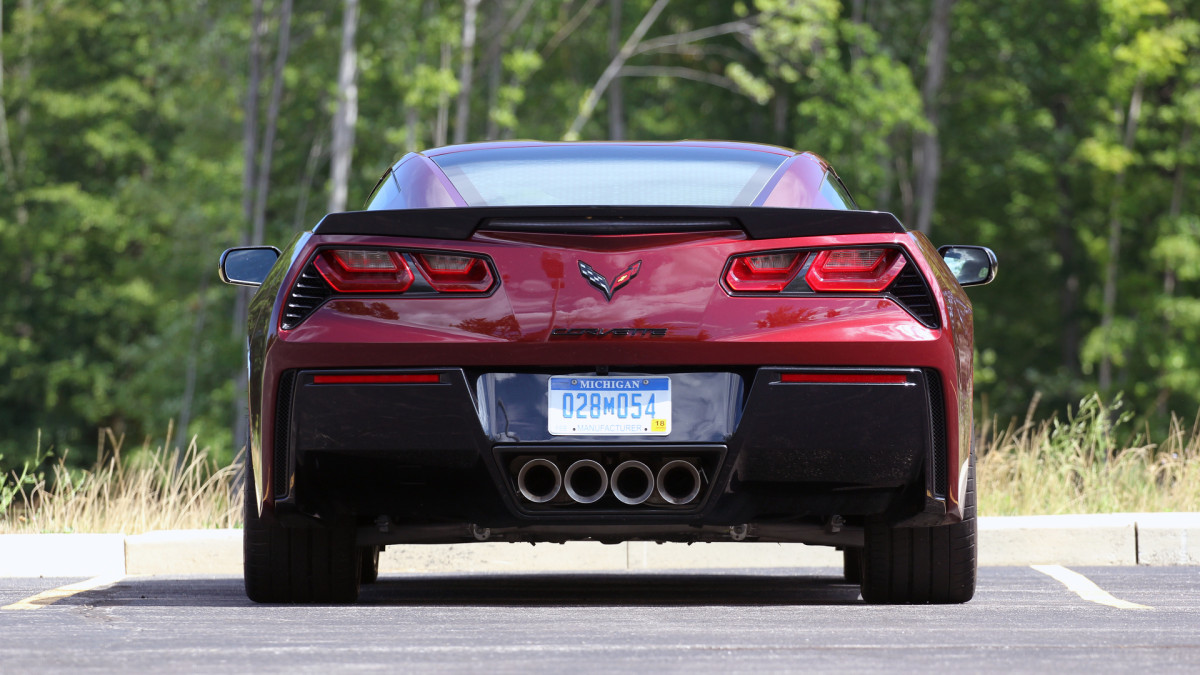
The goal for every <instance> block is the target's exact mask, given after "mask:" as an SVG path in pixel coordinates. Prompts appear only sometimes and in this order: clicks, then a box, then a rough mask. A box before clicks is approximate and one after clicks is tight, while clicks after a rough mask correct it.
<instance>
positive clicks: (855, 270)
mask: <svg viewBox="0 0 1200 675" xmlns="http://www.w3.org/2000/svg"><path fill="white" fill-rule="evenodd" d="M902 269H904V256H902V255H900V251H898V250H896V249H893V248H843V249H837V250H833V251H821V252H820V253H818V254H817V257H816V259H815V260H813V264H812V266H810V267H809V268H808V272H807V273H806V274H805V275H804V280H805V281H806V282H808V286H809V288H811V289H813V290H814V291H818V292H819V291H849V292H862V293H878V292H880V291H882V290H883V289H885V288H887V287H888V285H889V284H891V283H892V281H893V280H895V278H896V276H897V275H899V274H900V270H902Z"/></svg>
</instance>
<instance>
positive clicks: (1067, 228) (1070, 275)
mask: <svg viewBox="0 0 1200 675" xmlns="http://www.w3.org/2000/svg"><path fill="white" fill-rule="evenodd" d="M1058 193H1059V199H1061V200H1062V203H1063V206H1062V208H1061V209H1060V210H1059V215H1058V226H1057V227H1056V228H1055V248H1056V249H1057V251H1058V255H1059V257H1060V258H1062V268H1063V274H1064V275H1065V276H1064V281H1063V285H1062V288H1061V290H1060V293H1059V299H1058V305H1059V313H1060V315H1061V317H1062V326H1063V329H1062V331H1063V332H1062V360H1063V367H1064V368H1065V369H1066V372H1067V373H1069V374H1070V376H1071V377H1072V378H1075V377H1078V376H1079V339H1080V328H1079V317H1078V316H1077V315H1076V313H1077V311H1078V307H1079V270H1078V269H1076V264H1077V263H1076V245H1075V212H1074V209H1073V208H1072V206H1071V204H1072V200H1071V181H1070V178H1068V177H1067V175H1066V173H1065V172H1060V173H1059V175H1058Z"/></svg>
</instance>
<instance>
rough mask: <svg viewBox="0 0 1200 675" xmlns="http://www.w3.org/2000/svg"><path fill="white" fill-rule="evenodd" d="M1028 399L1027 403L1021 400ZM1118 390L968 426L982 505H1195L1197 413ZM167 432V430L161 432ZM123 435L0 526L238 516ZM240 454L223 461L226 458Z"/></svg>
mask: <svg viewBox="0 0 1200 675" xmlns="http://www.w3.org/2000/svg"><path fill="white" fill-rule="evenodd" d="M1035 406H1036V402H1035V405H1031V406H1030V410H1031V411H1032V410H1033V409H1034V407H1035ZM1133 419H1134V416H1133V415H1132V413H1130V412H1127V411H1126V412H1122V411H1121V402H1120V399H1117V401H1115V402H1114V403H1113V404H1112V405H1105V404H1104V403H1103V402H1102V401H1101V400H1100V399H1099V397H1096V396H1092V397H1089V398H1087V399H1084V400H1083V401H1082V402H1081V403H1080V405H1079V406H1078V408H1077V409H1075V410H1071V411H1068V412H1067V414H1066V415H1063V416H1055V417H1052V418H1051V419H1048V420H1044V421H1035V420H1033V419H1032V412H1031V414H1030V415H1029V416H1027V418H1026V419H1025V421H1024V422H1023V423H1020V424H1019V423H1017V422H1016V421H1013V422H1011V423H1010V424H1008V425H1007V426H1004V427H1002V426H999V425H997V424H996V423H995V422H990V423H987V424H985V425H983V427H982V428H981V429H979V432H980V433H979V439H978V441H977V443H978V444H977V451H978V453H979V466H978V475H977V481H978V486H979V495H980V504H979V510H980V513H981V514H982V515H989V516H1000V515H1036V514H1063V513H1115V512H1142V511H1149V512H1153V511H1200V419H1198V420H1197V422H1194V423H1192V424H1190V425H1187V424H1184V423H1183V422H1182V421H1181V420H1179V419H1175V420H1174V421H1173V422H1172V424H1171V427H1170V429H1169V430H1168V432H1167V433H1166V434H1165V436H1163V437H1161V438H1157V439H1152V438H1151V434H1150V433H1149V431H1148V430H1146V429H1139V428H1138V426H1137V425H1136V424H1135V423H1134V422H1133ZM166 437H167V438H171V434H170V432H169V431H168V433H167V435H166ZM123 446H124V438H123V437H118V436H115V435H114V434H113V433H112V431H109V430H105V431H103V432H101V434H100V438H99V441H98V448H99V453H98V454H99V456H100V457H101V458H102V459H101V460H100V461H99V462H97V463H96V465H95V466H94V467H92V468H91V469H88V470H80V469H74V468H70V467H69V464H68V462H67V461H66V457H67V455H66V453H63V455H62V456H61V457H60V458H59V459H58V460H57V461H55V462H53V463H52V464H51V465H50V467H49V468H48V469H45V470H42V471H40V472H37V471H34V470H31V469H28V468H27V469H26V470H24V471H22V472H14V473H13V474H11V475H9V476H7V477H5V480H4V482H3V484H2V485H0V534H4V533H37V532H120V533H125V534H137V533H140V532H147V531H150V530H163V529H199V528H217V527H240V526H241V508H242V504H241V490H240V489H236V488H235V485H234V482H235V477H236V473H237V472H236V471H235V470H234V468H232V467H221V466H218V465H217V463H216V461H215V460H213V459H212V458H211V457H210V455H209V453H208V452H207V451H206V450H202V449H198V447H197V444H196V441H195V440H193V441H192V443H191V444H190V445H189V446H188V447H187V448H186V449H183V450H179V449H169V448H167V447H166V446H158V447H151V444H150V442H149V441H147V442H145V443H143V445H142V447H141V448H138V449H136V450H134V451H133V452H129V453H125V452H123V450H122V448H123ZM240 460H241V458H240V457H239V458H238V460H235V463H234V464H235V466H236V465H237V463H238V462H240Z"/></svg>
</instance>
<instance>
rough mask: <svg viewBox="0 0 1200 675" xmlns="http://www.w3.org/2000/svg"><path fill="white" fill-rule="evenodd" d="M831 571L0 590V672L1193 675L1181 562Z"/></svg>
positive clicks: (443, 576)
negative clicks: (312, 597) (954, 582)
mask: <svg viewBox="0 0 1200 675" xmlns="http://www.w3.org/2000/svg"><path fill="white" fill-rule="evenodd" d="M838 571H839V570H836V569H832V568H809V569H794V568H793V569H783V568H775V569H719V570H718V569H705V570H635V571H616V572H574V573H548V572H539V573H402V574H388V575H384V576H382V577H381V579H380V581H379V582H378V583H376V584H373V585H369V586H364V588H363V593H362V597H361V600H360V602H359V603H358V604H356V605H352V606H267V605H254V604H252V603H250V602H249V601H248V600H246V598H245V595H244V594H243V592H242V582H241V579H240V578H239V577H236V576H178V577H167V576H127V577H115V578H114V579H109V580H105V579H103V578H101V579H99V580H98V582H99V583H101V584H103V583H110V585H100V586H99V587H97V588H93V589H92V590H82V591H78V592H73V593H68V594H66V595H63V594H62V593H61V592H60V593H59V596H57V599H55V597H56V596H54V595H42V596H41V597H42V600H40V601H38V600H35V601H33V602H29V600H30V599H31V598H37V597H38V596H39V594H43V593H45V592H46V591H53V589H61V588H63V587H68V588H69V587H70V585H71V584H79V585H80V587H84V588H86V587H87V586H88V584H89V583H97V580H93V579H85V578H77V577H76V578H44V579H39V578H24V579H3V580H0V607H4V609H0V672H4V673H26V672H38V673H43V672H63V671H72V672H77V671H105V672H112V671H126V672H129V671H151V670H154V671H167V672H240V671H249V670H255V671H258V672H284V671H286V672H317V671H321V672H326V671H334V672H342V671H358V670H370V671H392V672H395V671H412V670H418V671H428V670H437V671H448V672H488V673H497V672H499V673H506V672H521V673H528V672H564V671H568V670H570V671H573V672H585V673H591V672H597V673H610V672H614V671H616V672H631V671H643V670H644V671H647V672H664V671H665V672H683V671H687V672H695V671H701V672H718V671H720V672H751V671H754V672H763V671H764V670H769V671H791V672H798V671H812V670H817V671H833V670H836V671H838V672H873V673H877V672H896V671H901V672H914V671H923V672H928V671H931V670H947V669H956V670H969V671H985V672H999V671H1003V672H1011V671H1023V672H1030V671H1032V672H1045V671H1050V670H1059V669H1063V668H1069V669H1071V671H1075V670H1080V671H1092V672H1129V671H1133V670H1153V671H1165V672H1197V671H1200V569H1198V568H1196V567H1146V566H1141V567H1072V568H1067V567H1062V566H1053V565H1052V566H1047V567H1043V568H1034V567H1029V566H1025V567H985V568H981V569H980V576H979V587H978V592H977V594H976V596H975V599H974V600H973V601H971V602H970V603H967V604H965V605H951V606H913V607H886V606H870V605H865V604H863V602H862V601H861V599H860V598H859V595H858V589H857V587H855V586H852V585H849V584H845V583H842V581H841V579H840V577H839V576H838V575H837V572H838ZM1072 574H1073V575H1074V576H1072ZM1080 578H1081V579H1083V581H1084V582H1088V583H1091V584H1092V588H1088V587H1087V585H1086V584H1084V583H1082V582H1080V581H1079V579H1080ZM23 602H24V603H25V604H22V603H23ZM14 605H16V606H17V608H12V607H13V606H14ZM1118 607H1125V608H1124V609H1121V608H1118Z"/></svg>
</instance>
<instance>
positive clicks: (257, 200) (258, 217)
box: [250, 0, 292, 246]
mask: <svg viewBox="0 0 1200 675" xmlns="http://www.w3.org/2000/svg"><path fill="white" fill-rule="evenodd" d="M291 32H292V0H283V4H281V5H280V6H279V47H278V48H277V49H276V52H275V69H274V70H273V71H272V73H271V78H272V79H271V96H270V98H269V99H268V100H267V121H266V124H267V127H266V129H265V130H264V131H263V137H262V148H261V149H260V150H259V153H258V157H259V159H258V176H257V180H256V181H255V188H254V220H253V223H254V227H253V231H252V232H251V236H250V243H251V244H252V245H254V246H262V243H263V230H264V229H265V228H266V221H267V192H268V191H269V190H270V187H271V155H272V154H273V153H274V151H275V130H276V128H277V127H278V122H279V102H280V99H282V98H283V69H284V66H286V65H287V60H288V49H289V47H290V45H291Z"/></svg>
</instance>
